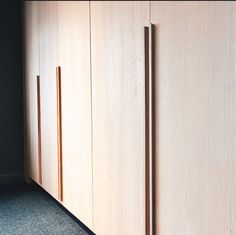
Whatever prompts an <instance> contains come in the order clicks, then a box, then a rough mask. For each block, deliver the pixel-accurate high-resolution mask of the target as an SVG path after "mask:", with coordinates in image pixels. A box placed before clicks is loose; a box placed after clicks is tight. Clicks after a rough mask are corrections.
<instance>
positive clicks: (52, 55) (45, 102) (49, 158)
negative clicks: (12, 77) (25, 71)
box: [38, 1, 58, 199]
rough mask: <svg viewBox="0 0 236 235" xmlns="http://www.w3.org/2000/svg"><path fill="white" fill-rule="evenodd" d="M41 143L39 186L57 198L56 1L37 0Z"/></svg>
mask: <svg viewBox="0 0 236 235" xmlns="http://www.w3.org/2000/svg"><path fill="white" fill-rule="evenodd" d="M38 5H39V53H40V78H41V121H42V122H41V143H42V174H43V184H42V186H43V188H44V189H45V190H46V191H47V192H49V193H50V194H51V195H52V196H53V197H54V198H56V199H58V152H57V95H56V67H57V65H58V2H57V1H40V2H38Z"/></svg>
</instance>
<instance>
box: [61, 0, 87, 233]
mask: <svg viewBox="0 0 236 235" xmlns="http://www.w3.org/2000/svg"><path fill="white" fill-rule="evenodd" d="M58 19H59V21H58V29H59V37H58V38H59V65H60V66H61V92H62V93H61V100H62V158H63V205H64V206H65V207H66V208H67V209H69V210H70V211H71V212H72V213H73V214H74V215H75V216H77V217H78V218H79V219H80V220H81V221H82V222H83V223H85V224H86V225H87V226H88V227H90V228H91V229H92V146H91V142H92V137H91V84H90V29H89V2H86V1H84V2H83V1H78V2H76V1H75V2H68V1H65V2H63V1H61V2H59V3H58Z"/></svg>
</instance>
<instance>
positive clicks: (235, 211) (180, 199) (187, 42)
mask: <svg viewBox="0 0 236 235" xmlns="http://www.w3.org/2000/svg"><path fill="white" fill-rule="evenodd" d="M151 21H152V23H154V24H157V28H158V34H157V37H158V40H156V43H157V44H158V45H157V49H156V55H157V61H156V72H157V78H156V79H157V81H158V83H157V88H156V89H157V90H158V92H157V93H158V96H157V97H156V104H157V108H158V112H159V120H157V122H158V127H159V129H158V130H157V131H159V137H158V140H159V143H157V144H156V145H157V146H159V149H157V151H158V158H159V160H158V161H159V167H158V171H159V179H157V181H159V195H157V196H158V199H159V233H157V234H159V235H173V234H174V235H199V234H201V235H210V234H214V235H223V234H224V235H230V234H236V227H235V224H236V199H235V191H236V158H235V156H236V113H235V110H236V80H235V76H236V73H235V65H236V64H235V55H236V54H235V53H236V44H235V41H236V4H235V3H234V2H151Z"/></svg>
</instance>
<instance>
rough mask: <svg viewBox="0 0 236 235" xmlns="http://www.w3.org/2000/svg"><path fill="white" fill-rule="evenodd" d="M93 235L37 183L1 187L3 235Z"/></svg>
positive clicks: (0, 224)
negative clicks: (35, 184)
mask: <svg viewBox="0 0 236 235" xmlns="http://www.w3.org/2000/svg"><path fill="white" fill-rule="evenodd" d="M15 234H16V235H34V234H35V235H41V234H49V235H51V234H52V235H54V234H55V235H60V234H63V235H89V234H92V233H89V231H88V232H86V231H85V230H84V229H83V228H82V227H81V226H80V224H79V223H77V221H76V220H74V219H73V218H72V217H70V216H69V215H68V214H67V213H66V212H65V211H64V210H63V209H62V208H61V207H60V206H59V205H58V204H57V203H55V202H54V201H53V200H52V199H51V198H50V196H48V195H47V193H45V192H44V191H42V190H40V189H38V188H37V187H35V186H25V185H20V186H19V185H17V186H14V187H13V186H12V187H9V186H8V187H6V186H4V187H0V235H15Z"/></svg>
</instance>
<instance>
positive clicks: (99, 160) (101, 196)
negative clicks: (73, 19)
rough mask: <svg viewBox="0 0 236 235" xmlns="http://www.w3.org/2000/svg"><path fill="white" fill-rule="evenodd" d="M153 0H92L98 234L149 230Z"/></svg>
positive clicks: (94, 143)
mask: <svg viewBox="0 0 236 235" xmlns="http://www.w3.org/2000/svg"><path fill="white" fill-rule="evenodd" d="M148 23H149V3H148V2H113V1H112V2H97V1H92V2H91V39H92V40H91V50H92V58H91V59H92V91H93V93H92V97H93V99H92V101H93V102H92V107H93V192H94V196H93V208H94V231H95V233H96V234H98V235H108V234H109V235H110V234H112V235H118V234H119V235H123V234H129V235H139V234H140V235H143V234H145V71H144V67H145V62H144V36H143V27H144V26H145V25H148Z"/></svg>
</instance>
